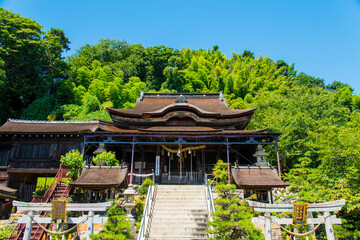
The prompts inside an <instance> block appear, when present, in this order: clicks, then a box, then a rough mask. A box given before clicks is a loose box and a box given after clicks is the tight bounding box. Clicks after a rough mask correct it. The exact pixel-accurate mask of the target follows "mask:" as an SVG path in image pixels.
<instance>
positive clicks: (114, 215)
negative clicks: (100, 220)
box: [90, 200, 132, 240]
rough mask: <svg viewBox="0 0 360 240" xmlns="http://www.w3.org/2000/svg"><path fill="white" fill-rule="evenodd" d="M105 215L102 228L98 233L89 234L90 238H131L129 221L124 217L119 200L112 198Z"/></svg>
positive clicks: (101, 239)
mask: <svg viewBox="0 0 360 240" xmlns="http://www.w3.org/2000/svg"><path fill="white" fill-rule="evenodd" d="M106 215H107V216H108V220H107V221H106V223H105V224H104V229H103V230H102V231H101V232H100V233H98V234H91V235H90V237H91V239H94V240H115V239H132V234H131V233H130V228H131V223H130V222H129V221H126V219H125V212H124V211H123V208H122V207H121V206H120V200H114V202H113V205H112V206H111V207H110V208H109V209H108V211H107V213H106Z"/></svg>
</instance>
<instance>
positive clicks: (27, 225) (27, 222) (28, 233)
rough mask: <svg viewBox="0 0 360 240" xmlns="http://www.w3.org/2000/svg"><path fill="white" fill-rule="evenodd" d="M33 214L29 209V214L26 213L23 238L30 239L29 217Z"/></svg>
mask: <svg viewBox="0 0 360 240" xmlns="http://www.w3.org/2000/svg"><path fill="white" fill-rule="evenodd" d="M33 215H34V211H30V212H29V214H27V215H26V218H27V219H26V226H25V232H24V238H23V239H24V240H30V237H31V229H32V219H31V217H32V216H33Z"/></svg>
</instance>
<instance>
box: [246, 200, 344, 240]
mask: <svg viewBox="0 0 360 240" xmlns="http://www.w3.org/2000/svg"><path fill="white" fill-rule="evenodd" d="M247 202H248V204H249V205H250V206H251V207H253V208H254V211H255V212H261V213H265V217H254V218H253V223H254V224H259V225H260V224H262V225H264V224H265V232H264V235H265V240H271V221H272V220H273V221H275V222H277V223H278V224H280V225H287V224H292V221H293V219H292V218H276V217H271V213H280V212H292V211H293V205H292V204H267V203H260V202H255V201H250V200H248V201H247ZM343 205H345V199H341V200H338V201H333V202H325V203H315V204H309V207H308V212H323V213H324V214H323V217H318V218H308V219H307V221H308V224H319V223H321V222H323V221H324V219H325V229H326V236H327V239H328V240H335V235H334V230H333V227H332V225H333V224H341V219H339V218H336V215H331V214H330V212H334V211H340V210H341V207H342V206H343Z"/></svg>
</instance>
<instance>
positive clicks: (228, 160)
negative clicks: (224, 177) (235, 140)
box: [226, 138, 231, 184]
mask: <svg viewBox="0 0 360 240" xmlns="http://www.w3.org/2000/svg"><path fill="white" fill-rule="evenodd" d="M226 142H227V144H226V158H227V164H228V183H229V184H230V181H231V180H230V155H229V143H228V142H229V139H228V138H226Z"/></svg>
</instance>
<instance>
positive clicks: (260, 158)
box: [253, 144, 269, 167]
mask: <svg viewBox="0 0 360 240" xmlns="http://www.w3.org/2000/svg"><path fill="white" fill-rule="evenodd" d="M253 156H254V157H256V163H255V164H256V165H257V166H259V167H265V166H267V165H268V164H267V163H266V162H265V157H267V156H269V154H267V153H266V152H265V151H263V148H262V145H260V144H259V145H257V148H256V152H255V154H254V155H253Z"/></svg>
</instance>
